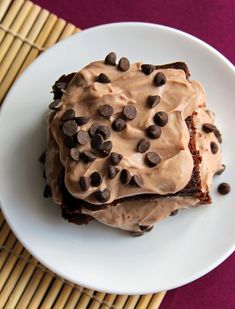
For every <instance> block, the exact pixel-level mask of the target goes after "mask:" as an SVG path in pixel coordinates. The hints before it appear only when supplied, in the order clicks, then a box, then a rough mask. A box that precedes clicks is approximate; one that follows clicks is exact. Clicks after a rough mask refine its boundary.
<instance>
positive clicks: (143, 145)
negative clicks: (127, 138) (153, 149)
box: [137, 138, 150, 153]
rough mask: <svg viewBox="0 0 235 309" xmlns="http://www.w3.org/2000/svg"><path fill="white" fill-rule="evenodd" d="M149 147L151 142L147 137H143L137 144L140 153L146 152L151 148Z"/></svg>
mask: <svg viewBox="0 0 235 309" xmlns="http://www.w3.org/2000/svg"><path fill="white" fill-rule="evenodd" d="M149 147H150V142H149V141H148V140H147V139H145V138H143V139H141V140H140V141H139V143H138V145H137V151H138V152H140V153H144V152H146V151H147V150H149Z"/></svg>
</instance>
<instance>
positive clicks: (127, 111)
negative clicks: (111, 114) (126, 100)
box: [123, 105, 137, 120]
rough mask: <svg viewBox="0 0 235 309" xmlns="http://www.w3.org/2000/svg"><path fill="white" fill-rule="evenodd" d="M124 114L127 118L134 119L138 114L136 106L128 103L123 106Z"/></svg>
mask: <svg viewBox="0 0 235 309" xmlns="http://www.w3.org/2000/svg"><path fill="white" fill-rule="evenodd" d="M123 115H124V118H125V119H126V120H133V119H135V117H136V115H137V110H136V108H135V106H132V105H127V106H125V107H124V108H123Z"/></svg>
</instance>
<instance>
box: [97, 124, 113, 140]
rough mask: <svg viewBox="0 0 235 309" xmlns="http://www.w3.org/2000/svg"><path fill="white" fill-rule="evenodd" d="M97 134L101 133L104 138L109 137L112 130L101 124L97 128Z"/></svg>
mask: <svg viewBox="0 0 235 309" xmlns="http://www.w3.org/2000/svg"><path fill="white" fill-rule="evenodd" d="M96 134H101V135H102V136H103V138H104V139H107V138H109V137H110V135H111V130H110V128H109V127H107V126H99V127H98V129H97V130H96Z"/></svg>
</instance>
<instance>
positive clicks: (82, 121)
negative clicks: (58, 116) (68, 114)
mask: <svg viewBox="0 0 235 309" xmlns="http://www.w3.org/2000/svg"><path fill="white" fill-rule="evenodd" d="M89 120H90V118H89V117H76V118H75V121H76V124H77V125H78V126H83V125H84V124H87V123H88V122H89Z"/></svg>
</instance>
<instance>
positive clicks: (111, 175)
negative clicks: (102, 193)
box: [108, 165, 120, 179]
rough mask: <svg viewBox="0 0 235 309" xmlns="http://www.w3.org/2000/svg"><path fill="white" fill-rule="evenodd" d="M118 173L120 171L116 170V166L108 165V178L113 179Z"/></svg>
mask: <svg viewBox="0 0 235 309" xmlns="http://www.w3.org/2000/svg"><path fill="white" fill-rule="evenodd" d="M119 171H120V169H119V168H117V167H116V166H113V165H109V166H108V177H109V178H110V179H113V178H114V177H115V176H116V175H117V174H118V173H119Z"/></svg>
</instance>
